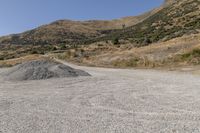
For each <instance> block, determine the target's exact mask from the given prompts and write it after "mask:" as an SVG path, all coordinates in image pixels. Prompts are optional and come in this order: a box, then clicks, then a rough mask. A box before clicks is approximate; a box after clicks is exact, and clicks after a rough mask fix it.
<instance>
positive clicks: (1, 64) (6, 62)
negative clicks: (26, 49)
mask: <svg viewBox="0 0 200 133" xmlns="http://www.w3.org/2000/svg"><path fill="white" fill-rule="evenodd" d="M39 59H49V57H45V56H42V55H27V56H23V57H20V58H15V59H9V60H3V61H0V67H11V66H14V65H16V64H20V63H22V62H26V61H31V60H39Z"/></svg>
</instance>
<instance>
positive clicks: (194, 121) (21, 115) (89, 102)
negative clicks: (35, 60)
mask: <svg viewBox="0 0 200 133" xmlns="http://www.w3.org/2000/svg"><path fill="white" fill-rule="evenodd" d="M67 65H68V64H67ZM72 67H75V66H73V65H72ZM76 68H77V69H81V70H85V71H86V72H88V73H90V74H91V75H92V76H91V77H77V78H61V79H48V80H39V81H22V82H14V81H12V82H11V81H4V80H2V79H1V80H0V82H1V83H0V133H190V132H193V133H199V132H200V76H197V75H196V76H195V75H190V74H183V73H178V72H173V73H172V72H160V71H153V70H126V69H124V70H122V69H104V68H89V67H76ZM4 71H5V69H0V73H1V72H4Z"/></svg>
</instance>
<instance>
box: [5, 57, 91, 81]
mask: <svg viewBox="0 0 200 133" xmlns="http://www.w3.org/2000/svg"><path fill="white" fill-rule="evenodd" d="M1 75H2V76H3V77H4V79H6V80H15V81H23V80H42V79H50V78H63V77H78V76H90V74H88V73H87V72H85V71H82V70H78V69H73V68H71V67H69V66H66V65H64V64H60V63H58V62H53V61H49V60H37V61H30V62H25V63H23V64H20V65H17V66H14V67H12V68H9V69H8V70H7V71H6V72H4V73H2V74H1Z"/></svg>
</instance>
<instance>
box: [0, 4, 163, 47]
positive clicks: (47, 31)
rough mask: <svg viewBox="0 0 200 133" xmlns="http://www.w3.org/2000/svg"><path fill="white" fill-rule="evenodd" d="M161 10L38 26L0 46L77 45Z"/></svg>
mask: <svg viewBox="0 0 200 133" xmlns="http://www.w3.org/2000/svg"><path fill="white" fill-rule="evenodd" d="M160 9H161V8H157V9H154V10H152V11H149V12H147V13H144V14H142V15H140V16H130V17H124V18H121V19H116V20H111V21H99V20H91V21H71V20H59V21H55V22H53V23H50V24H47V25H43V26H40V27H38V28H36V29H33V30H30V31H26V32H24V33H21V34H14V35H10V36H5V37H1V38H0V44H33V45H34V44H73V43H74V44H77V43H84V42H87V40H91V39H93V38H96V37H99V36H100V37H102V36H105V35H107V34H109V33H111V32H113V31H115V30H117V29H122V28H125V27H129V26H133V25H135V24H138V23H139V22H142V21H143V20H145V19H146V18H148V17H149V16H152V15H153V14H155V13H156V12H158V11H159V10H160Z"/></svg>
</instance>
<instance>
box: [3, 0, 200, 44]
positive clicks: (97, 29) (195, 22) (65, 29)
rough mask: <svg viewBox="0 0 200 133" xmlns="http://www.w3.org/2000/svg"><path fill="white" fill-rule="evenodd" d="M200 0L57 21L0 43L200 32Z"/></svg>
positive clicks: (152, 38)
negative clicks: (114, 17) (144, 10)
mask: <svg viewBox="0 0 200 133" xmlns="http://www.w3.org/2000/svg"><path fill="white" fill-rule="evenodd" d="M199 30H200V0H165V2H164V4H163V5H162V6H161V7H160V8H157V9H155V10H152V11H150V12H147V13H145V14H143V15H140V16H137V17H126V18H122V19H117V20H111V21H97V20H92V21H70V20H59V21H55V22H53V23H51V24H48V25H43V26H41V27H38V28H36V29H33V30H30V31H27V32H24V33H21V34H15V35H10V36H6V37H1V38H0V44H31V45H38V44H41V45H43V44H90V43H93V42H98V41H109V40H113V39H116V38H117V39H119V40H124V41H125V42H129V43H132V44H136V45H137V46H143V45H147V44H150V43H152V42H158V41H166V40H170V39H172V38H176V37H180V36H183V35H187V34H194V33H199Z"/></svg>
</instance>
